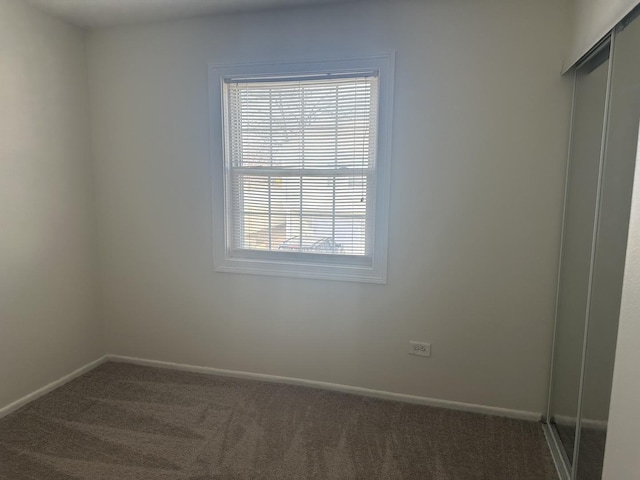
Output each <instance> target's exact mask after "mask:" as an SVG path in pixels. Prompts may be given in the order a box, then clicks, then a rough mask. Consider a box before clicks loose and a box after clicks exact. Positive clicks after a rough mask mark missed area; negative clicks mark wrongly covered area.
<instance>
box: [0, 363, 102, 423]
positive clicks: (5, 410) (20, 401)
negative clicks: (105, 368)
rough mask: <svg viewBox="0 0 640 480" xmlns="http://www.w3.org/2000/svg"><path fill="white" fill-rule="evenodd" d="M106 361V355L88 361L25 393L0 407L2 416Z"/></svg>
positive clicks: (0, 416) (0, 415)
mask: <svg viewBox="0 0 640 480" xmlns="http://www.w3.org/2000/svg"><path fill="white" fill-rule="evenodd" d="M106 361H107V357H106V356H104V357H101V358H98V359H97V360H94V361H93V362H91V363H88V364H87V365H85V366H84V367H80V368H79V369H77V370H75V371H73V372H71V373H70V374H69V375H65V376H64V377H62V378H59V379H58V380H56V381H54V382H51V383H50V384H49V385H45V386H44V387H42V388H39V389H38V390H36V391H35V392H32V393H30V394H28V395H25V396H24V397H22V398H19V399H18V400H16V401H15V402H13V403H10V404H9V405H7V406H6V407H2V408H0V418H2V417H6V416H7V415H9V414H10V413H13V412H15V411H16V410H18V409H19V408H22V407H24V406H25V405H27V404H28V403H31V402H33V401H34V400H37V399H38V398H40V397H42V396H43V395H46V394H47V393H49V392H52V391H53V390H55V389H56V388H58V387H61V386H62V385H64V384H65V383H67V382H70V381H71V380H73V379H74V378H77V377H79V376H80V375H83V374H85V373H87V372H88V371H89V370H93V369H94V368H96V367H97V366H98V365H100V364H102V363H104V362H106Z"/></svg>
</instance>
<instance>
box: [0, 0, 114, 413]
mask: <svg viewBox="0 0 640 480" xmlns="http://www.w3.org/2000/svg"><path fill="white" fill-rule="evenodd" d="M85 53H86V52H85V39H84V34H83V33H82V32H81V31H80V30H77V29H75V28H71V27H68V26H66V25H64V24H62V23H61V22H59V21H57V20H53V19H51V18H49V17H47V16H45V15H43V14H41V13H39V12H37V11H35V10H33V9H32V8H31V7H28V6H26V5H25V3H24V2H22V1H20V0H0V106H1V107H0V408H2V407H4V406H6V405H7V404H9V403H11V402H12V401H14V400H16V399H18V398H20V397H22V396H24V395H26V394H28V393H31V392H33V391H34V390H36V389H38V388H40V387H42V386H44V385H46V384H47V383H49V382H51V381H53V380H56V379H58V378H60V377H61V376H63V375H66V374H68V373H70V372H71V371H73V370H74V369H76V368H79V367H80V366H83V365H85V364H86V363H88V362H89V361H91V360H95V359H96V358H97V357H98V356H99V355H100V354H101V353H102V351H103V347H102V331H101V326H100V325H99V323H98V318H97V316H96V308H95V307H96V304H95V288H94V286H95V281H96V269H95V266H96V262H95V259H96V248H95V240H96V239H95V228H94V226H95V218H94V216H95V211H94V208H93V207H92V206H93V204H94V200H93V198H94V197H93V194H92V191H91V189H92V185H91V172H90V163H89V147H88V142H89V130H88V91H87V66H86V61H85Z"/></svg>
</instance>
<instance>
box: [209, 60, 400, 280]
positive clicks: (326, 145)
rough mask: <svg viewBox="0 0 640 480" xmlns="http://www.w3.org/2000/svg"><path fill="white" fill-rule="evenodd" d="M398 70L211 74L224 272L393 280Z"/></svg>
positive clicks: (355, 64) (218, 249) (382, 63)
mask: <svg viewBox="0 0 640 480" xmlns="http://www.w3.org/2000/svg"><path fill="white" fill-rule="evenodd" d="M392 60H393V57H391V56H385V57H372V58H367V59H357V60H348V61H347V60H345V61H340V62H314V63H310V62H303V63H295V64H277V65H250V66H247V65H244V66H226V67H224V66H223V67H217V66H212V67H211V68H210V84H211V113H212V115H211V118H212V150H213V160H214V162H213V163H214V177H213V179H214V182H213V183H214V185H213V187H214V222H215V223H214V248H215V253H216V255H215V257H216V264H217V268H218V270H221V271H231V272H244V273H262V274H272V275H290V276H302V277H311V278H329V279H342V280H354V281H368V282H378V283H384V282H385V281H386V237H387V232H386V229H387V216H388V213H387V212H388V177H389V175H388V170H389V165H388V164H389V159H388V149H389V139H388V136H389V135H388V131H389V117H390V111H391V110H390V95H389V92H390V87H391V85H390V84H391V79H392V77H391V72H392V68H391V66H392Z"/></svg>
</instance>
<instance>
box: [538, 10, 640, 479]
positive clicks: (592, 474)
mask: <svg viewBox="0 0 640 480" xmlns="http://www.w3.org/2000/svg"><path fill="white" fill-rule="evenodd" d="M636 17H637V14H632V15H631V16H630V17H628V18H627V19H626V20H625V21H624V22H623V23H621V24H620V25H618V26H617V27H616V28H615V30H614V31H613V32H612V34H611V35H610V36H609V37H608V38H607V39H605V41H603V42H602V44H601V45H599V46H598V47H597V48H596V49H594V51H593V52H592V53H591V54H590V55H589V56H588V57H587V58H586V59H584V60H583V61H582V62H581V63H580V64H579V65H578V66H577V67H576V69H575V71H574V75H575V87H574V88H575V90H574V107H573V121H572V133H571V143H570V155H569V165H568V172H567V188H566V196H565V212H564V222H563V239H562V252H561V261H560V275H559V285H558V299H557V307H556V330H555V340H554V354H553V364H552V376H551V385H550V396H549V408H548V412H547V421H548V426H547V434H548V437H549V440H550V445H551V447H552V451H553V452H554V454H555V457H556V458H555V459H556V463H558V464H559V465H560V468H559V470H560V471H561V474H562V476H563V477H564V478H567V479H572V480H592V479H593V480H597V479H600V478H601V476H602V464H603V459H604V447H605V442H606V433H607V420H608V413H609V399H610V396H611V382H612V377H613V363H614V358H615V347H616V340H617V333H618V317H619V313H620V299H621V294H622V280H623V273H624V261H625V252H626V242H627V233H628V225H629V213H630V205H631V192H632V188H633V173H634V168H635V158H636V146H637V140H638V138H637V137H638V123H639V121H640V62H639V61H638V60H640V54H639V53H638V52H640V20H639V19H637V18H636Z"/></svg>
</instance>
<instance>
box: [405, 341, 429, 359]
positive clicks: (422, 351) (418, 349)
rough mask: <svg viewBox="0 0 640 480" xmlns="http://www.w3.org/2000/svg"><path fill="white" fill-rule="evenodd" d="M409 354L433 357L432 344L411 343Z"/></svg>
mask: <svg viewBox="0 0 640 480" xmlns="http://www.w3.org/2000/svg"><path fill="white" fill-rule="evenodd" d="M409 354H410V355H419V356H421V357H430V356H431V344H430V343H425V342H413V341H410V342H409Z"/></svg>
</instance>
